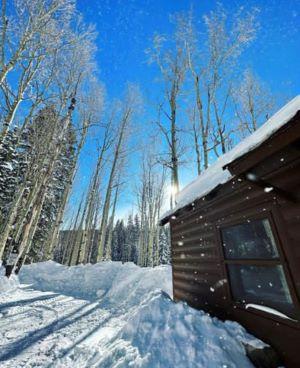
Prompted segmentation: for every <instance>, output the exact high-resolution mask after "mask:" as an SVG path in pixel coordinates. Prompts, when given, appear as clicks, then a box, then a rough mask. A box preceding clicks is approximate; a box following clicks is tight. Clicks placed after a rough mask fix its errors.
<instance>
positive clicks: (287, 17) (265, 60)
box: [76, 0, 300, 214]
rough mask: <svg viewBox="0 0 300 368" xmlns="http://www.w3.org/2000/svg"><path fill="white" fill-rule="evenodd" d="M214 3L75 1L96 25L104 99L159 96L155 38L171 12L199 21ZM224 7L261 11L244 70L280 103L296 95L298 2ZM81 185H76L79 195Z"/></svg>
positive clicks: (232, 0) (230, 1)
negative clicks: (135, 91) (152, 50)
mask: <svg viewBox="0 0 300 368" xmlns="http://www.w3.org/2000/svg"><path fill="white" fill-rule="evenodd" d="M216 3H217V2H216V1H215V0H194V1H189V0H78V9H79V10H80V12H82V14H83V16H84V19H85V21H86V22H91V23H94V24H95V26H96V29H97V31H98V39H97V45H98V53H97V60H98V63H99V68H100V79H101V80H102V81H103V82H104V84H105V85H106V89H107V93H108V98H113V97H118V96H120V95H121V93H122V91H123V90H124V86H125V85H126V82H127V81H130V82H137V83H139V84H140V86H141V89H142V92H143V94H144V96H145V98H146V100H147V99H150V100H151V99H153V98H154V96H155V95H156V94H159V93H160V92H159V91H160V88H159V85H158V83H155V82H153V79H155V78H156V77H157V76H158V74H157V70H156V68H155V67H154V66H149V65H148V64H147V63H146V56H145V49H146V48H147V47H149V46H150V44H151V41H150V40H151V37H152V35H153V33H154V32H159V33H169V32H170V31H171V25H170V23H169V15H170V14H172V13H174V12H177V11H182V10H188V9H189V8H190V7H191V5H193V8H194V11H195V14H196V16H197V17H198V19H199V21H201V19H202V16H203V14H205V13H207V12H208V11H209V10H211V9H213V8H215V5H216ZM223 5H224V6H225V8H226V9H228V10H229V11H232V12H234V11H235V10H236V9H237V8H238V7H240V6H243V5H244V6H245V7H248V8H250V7H257V8H259V9H260V14H259V22H260V25H261V28H260V30H259V32H258V38H257V40H256V41H255V42H254V43H253V46H252V47H251V48H250V49H249V50H248V51H247V52H246V54H245V55H244V59H243V62H244V64H245V67H246V66H249V67H251V68H252V69H253V70H254V71H255V72H256V73H257V74H258V75H259V76H260V77H261V78H262V79H263V80H264V81H265V82H266V83H267V84H268V85H269V87H270V89H271V90H272V92H274V94H277V95H283V96H284V98H286V97H293V96H295V95H297V94H299V93H300V71H299V55H300V0H241V1H238V0H224V1H223ZM200 24H201V22H200ZM92 156H93V144H92V143H90V144H89V145H88V146H87V148H86V150H85V151H84V153H83V155H82V157H81V165H82V167H81V170H83V172H84V173H86V177H88V173H89V170H90V168H91V164H92V163H93V159H92ZM87 162H89V165H88V164H87ZM134 162H135V161H134V160H133V161H132V163H131V165H130V170H132V171H133V172H134V171H136V170H137V165H136V164H135V163H134ZM193 175H194V173H193V174H191V178H192V176H193ZM185 179H186V180H189V179H190V178H189V177H188V176H186V177H185ZM82 184H84V182H81V184H78V183H77V184H76V187H77V188H78V192H79V191H80V189H81V188H82ZM130 185H131V184H129V187H128V190H126V193H127V194H125V195H123V200H122V202H121V203H120V210H119V213H120V214H121V213H123V212H124V211H127V209H128V208H130V203H131V202H132V200H133V197H132V195H131V194H130V193H131V189H132V187H130ZM122 211H123V212H122Z"/></svg>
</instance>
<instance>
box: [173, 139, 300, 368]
mask: <svg viewBox="0 0 300 368" xmlns="http://www.w3.org/2000/svg"><path fill="white" fill-rule="evenodd" d="M251 172H252V173H254V174H256V175H257V177H259V178H260V179H261V180H263V181H264V182H266V183H268V184H270V185H272V186H276V187H279V188H280V189H281V190H282V193H280V195H279V194H278V193H277V192H276V191H275V190H272V191H271V192H269V193H266V192H265V191H264V188H263V187H261V186H259V185H257V184H256V183H252V182H249V181H247V180H245V177H240V178H238V177H236V178H234V179H233V180H232V181H231V182H229V183H226V184H225V185H223V186H222V188H220V189H219V190H218V192H217V193H216V196H215V198H213V199H211V200H209V199H208V198H203V199H200V200H199V201H197V202H195V204H194V206H191V209H189V210H185V211H183V213H182V214H180V215H179V216H178V217H177V218H176V219H171V220H170V226H171V242H172V261H173V288H174V298H175V300H184V301H186V302H188V303H189V304H190V305H191V306H193V307H195V308H198V309H203V310H205V311H207V312H209V313H211V314H212V315H216V316H218V317H220V318H223V319H232V320H237V321H238V322H240V323H242V324H243V325H244V326H245V327H246V328H247V329H248V330H249V331H250V332H251V333H253V334H254V335H256V336H257V337H259V338H261V339H263V340H264V341H266V342H268V343H270V344H271V345H273V346H274V347H275V348H276V350H277V351H278V352H279V354H281V357H282V359H283V360H284V363H285V365H286V366H287V367H295V366H300V355H299V353H298V351H297V349H298V347H299V346H300V323H299V322H295V321H291V320H288V319H283V318H280V317H276V316H274V315H271V314H269V313H266V312H262V311H258V310H253V309H251V310H250V309H247V310H246V309H245V307H244V306H241V305H240V304H238V303H235V301H234V300H233V298H232V296H231V288H230V285H229V282H228V274H227V269H226V265H225V262H224V255H223V249H222V242H221V237H220V228H221V227H222V226H224V225H226V224H230V223H235V222H239V221H241V220H242V221H247V220H250V221H251V219H255V218H257V217H258V218H259V217H265V216H267V217H268V218H269V219H270V221H271V222H272V226H273V228H274V229H275V233H276V235H275V236H276V241H277V244H278V246H279V248H280V249H279V251H280V254H281V257H282V259H283V262H284V269H285V273H286V277H287V281H288V285H289V289H290V292H291V294H292V296H293V301H294V304H296V307H297V309H298V310H299V314H300V306H299V301H300V266H299V265H300V201H299V199H300V150H299V144H294V145H290V146H289V147H287V148H285V149H283V150H281V151H280V152H277V153H275V154H273V155H272V156H270V157H269V158H268V159H266V160H264V161H263V162H261V163H260V164H259V165H257V166H256V167H254V168H252V169H251ZM291 194H292V196H291V197H293V198H289V195H291Z"/></svg>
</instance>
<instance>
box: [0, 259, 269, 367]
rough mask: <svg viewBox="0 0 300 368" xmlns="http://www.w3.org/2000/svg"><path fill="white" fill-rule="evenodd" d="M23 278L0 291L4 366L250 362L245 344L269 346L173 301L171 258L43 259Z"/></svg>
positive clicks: (0, 340)
mask: <svg viewBox="0 0 300 368" xmlns="http://www.w3.org/2000/svg"><path fill="white" fill-rule="evenodd" d="M19 279H20V285H19V286H16V285H13V284H12V283H11V288H10V290H9V288H8V287H7V288H6V289H5V291H3V292H2V293H0V365H1V367H2V368H5V367H7V368H8V367H25V366H26V367H33V366H34V367H61V368H62V367H63V368H67V367H72V368H76V367H78V368H79V367H80V368H81V367H101V368H120V367H148V368H153V367H157V368H159V367H162V368H171V367H172V368H173V367H184V368H192V367H193V368H194V367H196V368H197V367H202V368H207V367H210V368H217V367H222V366H224V367H245V368H247V367H249V368H250V367H253V366H252V364H251V363H250V361H249V360H248V358H247V357H246V355H245V349H244V345H243V344H245V343H247V344H250V345H252V346H255V347H257V348H262V347H264V346H265V344H264V343H262V342H261V341H260V340H257V339H256V338H254V337H253V336H251V335H249V334H248V333H247V332H246V331H245V329H244V328H243V327H241V326H240V325H239V324H238V323H235V322H229V321H226V322H221V321H219V320H218V319H216V318H211V317H210V316H209V315H207V314H206V313H204V312H202V311H197V310H195V309H192V308H190V307H188V306H187V305H186V304H185V303H174V302H173V301H172V299H171V297H170V296H169V295H170V294H171V290H172V283H171V267H169V266H160V267H156V268H139V267H137V266H135V265H133V264H131V263H127V264H124V265H122V264H121V263H119V262H103V263H99V264H96V265H86V266H76V267H65V266H61V265H58V264H56V263H54V262H45V263H38V264H34V265H30V266H25V267H24V268H23V269H22V271H21V274H20V276H19ZM1 281H3V279H1Z"/></svg>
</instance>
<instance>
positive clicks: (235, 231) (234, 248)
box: [222, 219, 278, 259]
mask: <svg viewBox="0 0 300 368" xmlns="http://www.w3.org/2000/svg"><path fill="white" fill-rule="evenodd" d="M222 241H223V247H224V250H225V256H226V258H227V259H228V258H230V259H232V258H240V259H247V258H248V259H251V258H252V259H270V258H278V252H277V249H276V244H275V240H274V236H273V234H272V229H271V226H270V223H269V220H267V219H263V220H254V221H250V222H246V223H244V224H239V225H234V226H229V227H227V228H225V229H222Z"/></svg>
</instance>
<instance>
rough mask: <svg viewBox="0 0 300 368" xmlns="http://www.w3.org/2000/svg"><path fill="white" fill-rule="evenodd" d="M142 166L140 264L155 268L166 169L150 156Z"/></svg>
mask: <svg viewBox="0 0 300 368" xmlns="http://www.w3.org/2000/svg"><path fill="white" fill-rule="evenodd" d="M142 165H143V166H142V171H141V178H140V184H139V187H138V191H137V202H138V203H137V204H138V209H139V214H140V219H141V224H140V237H139V245H138V249H139V257H138V263H139V265H141V266H154V265H155V264H156V260H157V252H158V237H159V225H158V221H159V216H160V213H161V208H162V205H163V199H164V191H165V183H166V172H165V168H164V167H161V166H160V165H158V164H157V162H156V159H155V156H153V155H150V154H148V155H146V156H144V158H143V164H142ZM155 247H156V249H154V248H155Z"/></svg>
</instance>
